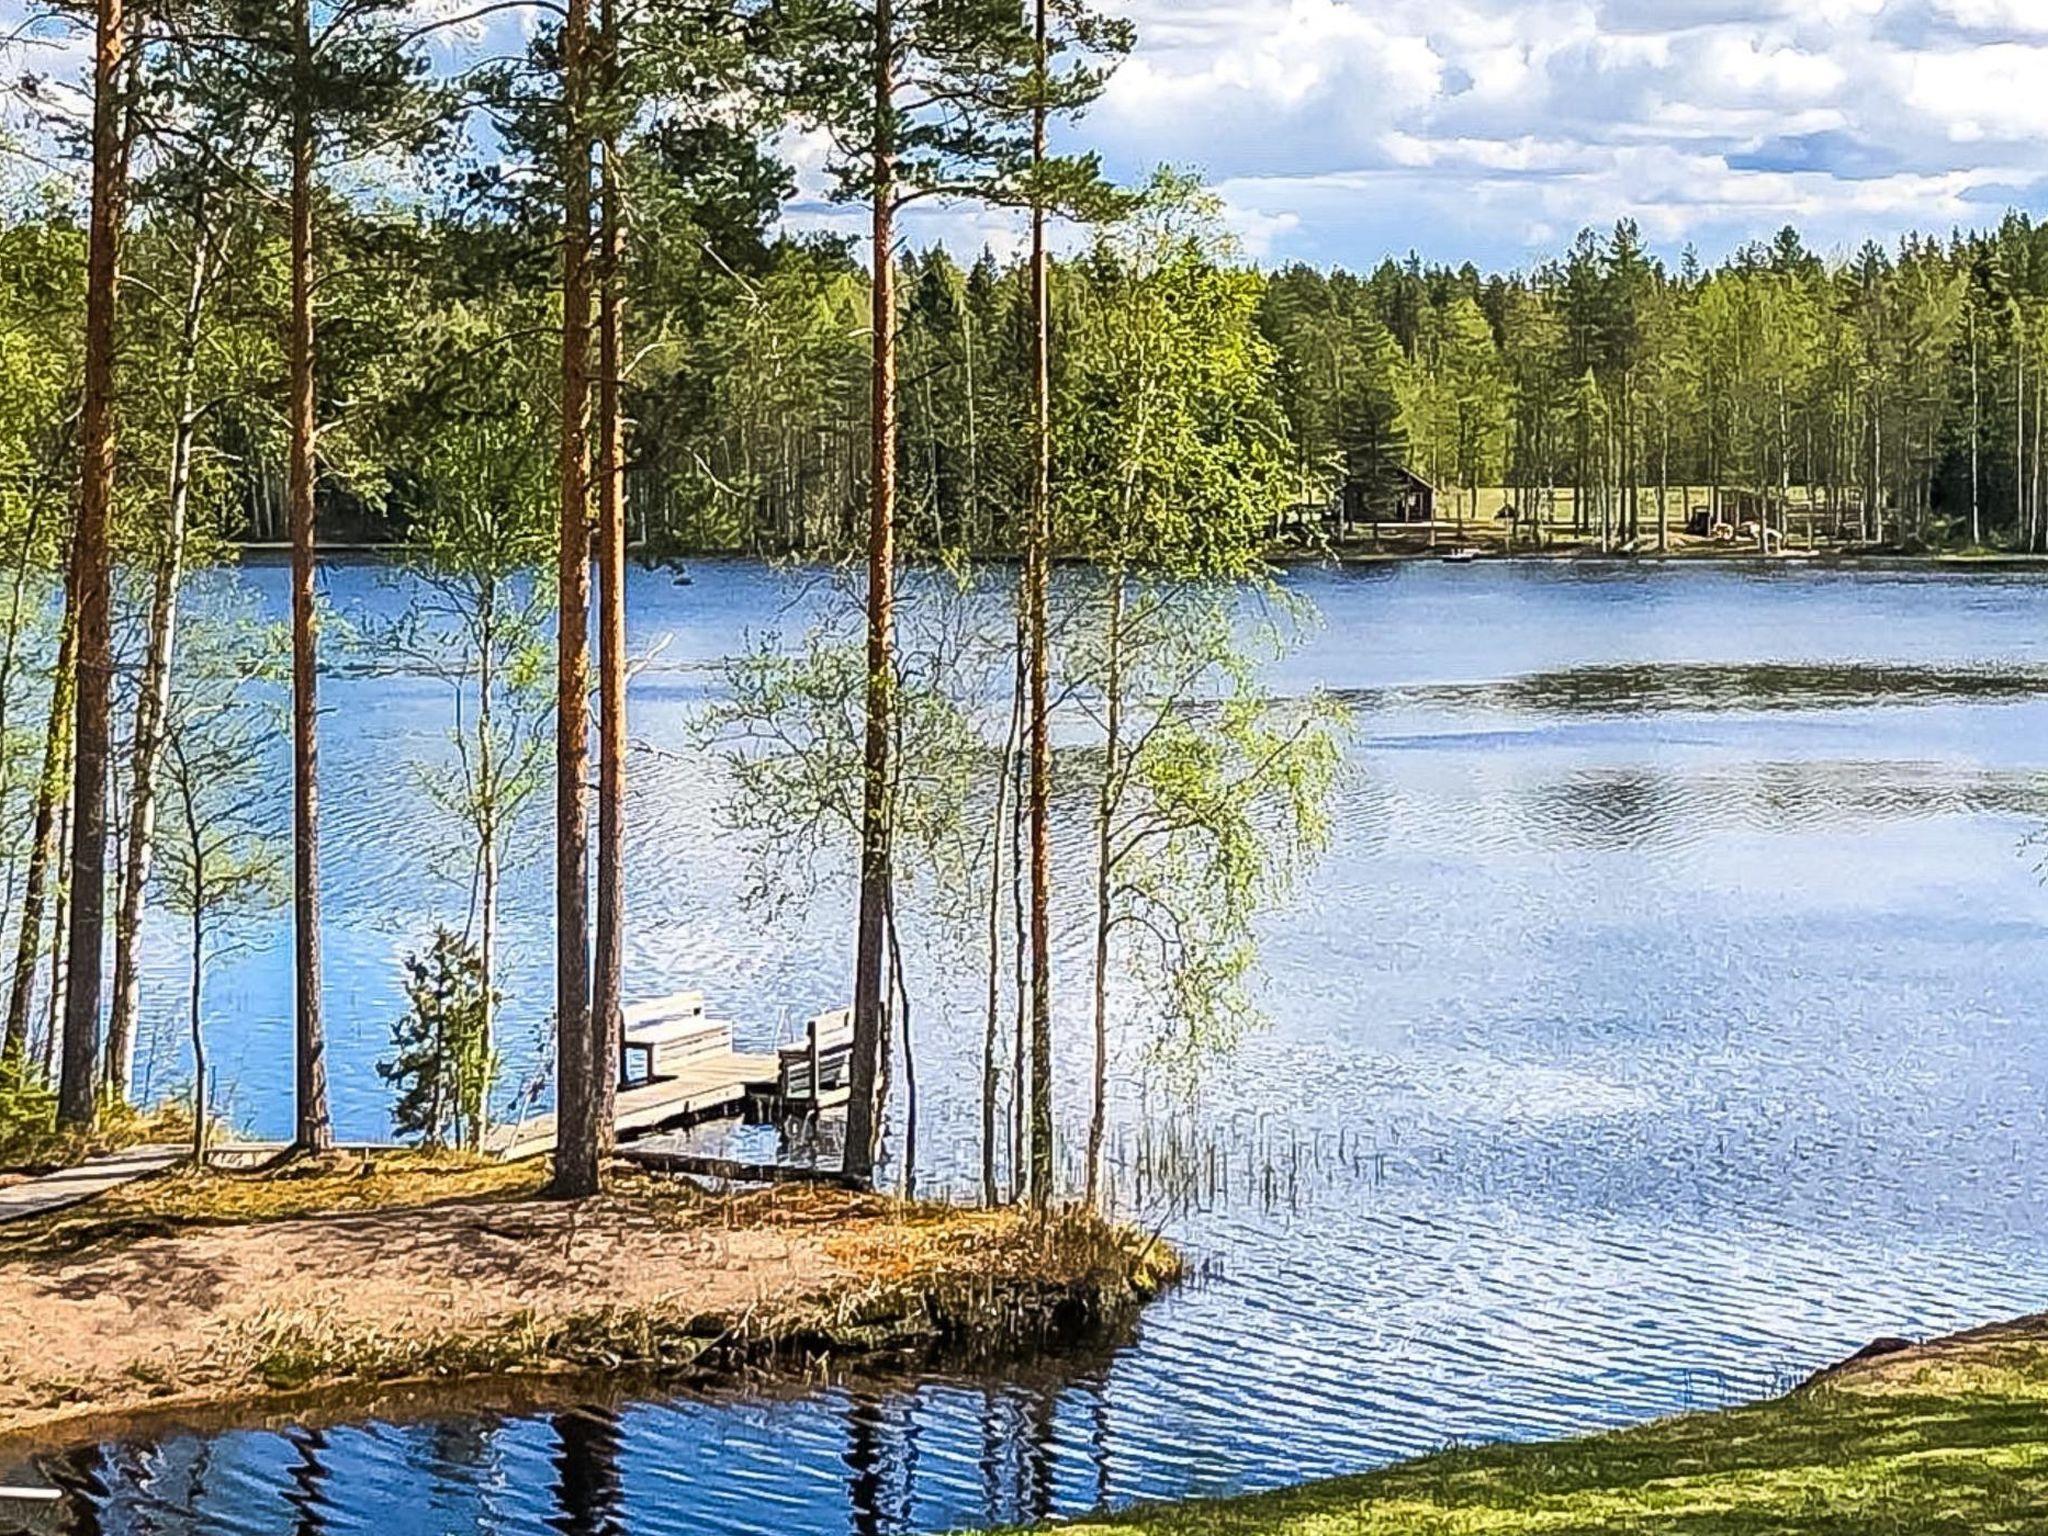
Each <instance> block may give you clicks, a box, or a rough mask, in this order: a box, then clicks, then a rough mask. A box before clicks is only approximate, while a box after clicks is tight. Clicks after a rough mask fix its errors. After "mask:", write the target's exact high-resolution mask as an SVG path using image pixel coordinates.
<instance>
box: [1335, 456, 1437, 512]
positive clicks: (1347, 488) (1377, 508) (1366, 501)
mask: <svg viewBox="0 0 2048 1536" xmlns="http://www.w3.org/2000/svg"><path fill="white" fill-rule="evenodd" d="M1337 512H1338V516H1339V518H1340V520H1341V522H1342V525H1343V526H1344V527H1346V528H1352V527H1356V526H1359V525H1361V524H1370V523H1433V522H1435V521H1436V487H1435V486H1433V485H1431V484H1430V483H1429V482H1428V481H1427V480H1425V479H1423V478H1422V476H1420V475H1418V474H1417V473H1415V471H1414V470H1412V469H1410V468H1409V467H1408V466H1407V465H1405V464H1393V465H1383V466H1381V467H1380V468H1379V469H1378V470H1377V471H1376V472H1374V473H1361V472H1358V471H1356V470H1354V471H1353V472H1352V474H1351V475H1350V476H1349V477H1348V478H1346V480H1345V481H1344V484H1343V485H1342V486H1341V487H1340V488H1339V490H1338V501H1337Z"/></svg>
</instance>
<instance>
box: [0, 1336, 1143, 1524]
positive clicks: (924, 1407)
mask: <svg viewBox="0 0 2048 1536" xmlns="http://www.w3.org/2000/svg"><path fill="white" fill-rule="evenodd" d="M1105 1386H1106V1377H1105V1374H1104V1371H1103V1368H1102V1364H1101V1362H1097V1361H1091V1360H1088V1359H1077V1360H1075V1361H1072V1362H1070V1363H1068V1364H1066V1365H1064V1366H1050V1367H1049V1366H1045V1365H1040V1366H1037V1367H1032V1368H1030V1369H1026V1370H1023V1371H1020V1372H1018V1373H1016V1374H1014V1375H1012V1376H1009V1377H1007V1378H1004V1379H965V1380H950V1379H948V1380H937V1381H926V1382H922V1383H917V1384H909V1383H901V1384H891V1383H875V1382H868V1383H856V1384H849V1385H847V1386H844V1387H835V1388H831V1389H820V1390H817V1391H814V1392H811V1393H808V1394H804V1395H801V1396H795V1397H773V1398H768V1399H764V1400H760V1401H754V1402H749V1401H745V1400H742V1399H738V1398H735V1397H732V1396H725V1397H721V1398H716V1399H712V1398H707V1399H702V1400H695V1399H678V1400H675V1401H672V1402H668V1403H661V1404H641V1405H627V1406H619V1405H606V1404H592V1405H587V1406H582V1407H576V1408H572V1409H566V1410H561V1411H556V1412H552V1413H545V1414H533V1415H471V1416H467V1417H455V1418H449V1417H437V1418H430V1419H427V1420H425V1421H421V1422H414V1423H390V1422H384V1421H379V1420H372V1421H370V1422H368V1423H362V1424H355V1425H347V1426H342V1427H336V1428H292V1429H287V1430H284V1431H282V1432H279V1433H274V1434H269V1433H255V1432H230V1433H225V1434H220V1435H216V1436H211V1437H206V1436H197V1435H184V1434H168V1435H165V1436H163V1437H161V1438H156V1439H138V1440H132V1441H127V1442H123V1443H120V1444H117V1445H113V1446H108V1447H104V1448H102V1447H89V1448H85V1449H82V1450H79V1451H76V1452H72V1453H69V1454H67V1455H63V1456H52V1457H45V1458H42V1459H41V1461H40V1462H39V1464H38V1466H37V1468H36V1470H37V1471H38V1472H39V1473H40V1474H41V1475H42V1476H44V1477H46V1478H47V1479H49V1480H50V1481H51V1482H53V1483H54V1484H56V1485H57V1486H59V1487H61V1488H63V1489H64V1490H66V1495H67V1496H66V1498H65V1501H64V1503H63V1505H62V1507H61V1508H60V1509H59V1510H57V1511H55V1512H54V1513H53V1515H52V1517H51V1519H50V1521H49V1522H48V1528H49V1529H51V1530H57V1531H65V1532H70V1533H75V1536H142V1533H153V1536H154V1533H164V1536H167V1533H172V1532H176V1533H194V1536H196V1533H200V1532H206V1533H212V1532H222V1533H231V1532H232V1533H241V1532H248V1533H252V1536H253V1533H256V1532H290V1533H293V1536H301V1533H305V1536H312V1533H321V1536H329V1533H341V1532H359V1531H360V1532H378V1533H388V1536H415V1533H418V1536H427V1533H440V1532H449V1531H490V1532H503V1533H519V1532H534V1533H543V1532H555V1533H559V1536H625V1533H627V1532H633V1533H636V1536H637V1533H650V1532H651V1533H666V1532H678V1533H680V1532H697V1531H703V1530H729V1531H748V1532H764V1533H765V1532H791V1533H809V1532H841V1531H843V1532H848V1533H852V1536H902V1533H909V1532H914V1531H929V1530H952V1529H960V1528H965V1527H969V1526H991V1525H1015V1524H1024V1523H1033V1522H1036V1521H1039V1520H1043V1519H1046V1518H1048V1517H1050V1516H1052V1515H1054V1514H1055V1513H1058V1512H1060V1511H1062V1510H1075V1509H1084V1508H1092V1507H1095V1506H1097V1505H1099V1504H1103V1503H1107V1502H1109V1501H1110V1500H1111V1499H1112V1498H1113V1496H1114V1493H1115V1484H1114V1483H1113V1482H1112V1479H1111V1474H1110V1466H1111V1450H1110V1442H1109V1433H1110V1431H1109V1419H1108V1415H1107V1410H1106V1402H1105ZM0 1521H4V1516H0Z"/></svg>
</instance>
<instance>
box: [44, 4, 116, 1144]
mask: <svg viewBox="0 0 2048 1536" xmlns="http://www.w3.org/2000/svg"><path fill="white" fill-rule="evenodd" d="M124 26H125V20H124V17H123V16H122V6H121V0H98V3H97V5H96V7H95V13H94V27H95V32H94V48H93V110H92V212H91V218H90V227H89V231H88V235H87V242H86V289H85V395H84V403H83V407H82V410H81V414H80V418H79V438H80V481H81V483H80V489H79V505H78V528H77V532H76V534H75V536H74V538H73V540H72V560H73V573H72V582H71V594H72V597H73V599H74V601H75V602H76V604H77V610H78V615H77V639H76V641H75V642H74V643H75V646H76V657H77V664H76V665H77V673H78V681H77V698H76V718H75V722H74V724H73V727H72V730H73V736H74V740H75V748H74V751H75V756H74V760H73V764H72V791H71V798H72V805H73V807H74V809H73V812H72V817H71V880H70V887H69V891H70V893H69V897H68V903H69V906H70V912H69V914H68V917H69V923H70V930H71V932H70V951H71V961H70V975H69V980H68V982H67V985H66V987H65V996H64V1041H63V1059H62V1072H61V1075H60V1077H59V1080H58V1088H57V1120H58V1123H59V1124H60V1125H66V1126H71V1127H74V1128H80V1129H83V1128H89V1127H90V1126H91V1125H92V1123H93V1121H94V1118H95V1114H96V1102H95V1101H96V1095H95V1092H94V1087H95V1084H94V1081H93V1075H94V1069H95V1068H96V1067H97V1066H98V1065H99V1022H100V942H101V938H102V935H103V933H104V930H105V924H106V874H107V868H106V859H107V766H108V764H107V759H108V755H109V737H110V735H111V732H110V731H109V729H108V723H109V722H108V714H109V712H110V710H111V708H112V693H113V671H114V661H113V646H112V636H111V633H110V614H109V610H110V608H111V607H112V601H113V594H112V586H113V578H112V571H111V568H110V565H109V560H108V523H109V521H110V519H111V516H112V512H113V502H114V449H115V442H114V439H115V421H114V346H115V343H114V323H115V307H116V303H117V301H118V298H119V293H118V289H119V283H120V279H119V273H120V238H121V216H122V204H123V201H124V198H125V193H126V183H127V177H128V166H127V155H126V149H125V144H124V138H123V134H122V132H121V102H120V85H121V75H122V66H123V61H124V56H125V44H126V36H125V33H124V30H123V29H124Z"/></svg>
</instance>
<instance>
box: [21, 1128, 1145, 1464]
mask: <svg viewBox="0 0 2048 1536" xmlns="http://www.w3.org/2000/svg"><path fill="white" fill-rule="evenodd" d="M389 1163H390V1165H391V1167H390V1170H389V1171H388V1172H385V1173H383V1175H382V1176H383V1177H384V1178H385V1180H386V1182H387V1184H388V1185H389V1186H390V1188H388V1189H387V1190H385V1191H383V1192H382V1193H383V1194H384V1195H385V1196H386V1197H387V1198H382V1199H380V1198H377V1197H376V1196H377V1194H378V1192H375V1191H364V1190H361V1189H357V1190H350V1189H349V1188H348V1186H350V1185H355V1186H361V1185H363V1184H365V1183H366V1182H367V1183H375V1182H377V1180H378V1178H379V1176H380V1175H379V1173H378V1172H373V1173H371V1174H369V1175H364V1174H361V1173H358V1172H352V1171H337V1172H333V1173H321V1174H316V1175H314V1176H313V1177H311V1178H309V1179H306V1180H304V1181H302V1182H304V1183H307V1184H310V1185H313V1186H315V1187H314V1188H311V1189H301V1190H298V1191H289V1190H288V1191H287V1193H288V1194H294V1195H296V1196H297V1197H298V1198H297V1199H296V1200H295V1201H293V1202H290V1203H289V1204H288V1208H287V1209H285V1210H284V1211H283V1212H282V1213H281V1214H277V1215H275V1216H264V1215H261V1214H252V1213H251V1212H250V1211H248V1210H246V1209H241V1208H238V1207H237V1206H236V1205H235V1204H234V1203H233V1201H232V1199H228V1200H223V1199H222V1198H221V1197H222V1196H227V1197H240V1196H247V1195H249V1194H250V1192H251V1191H254V1190H265V1189H266V1186H267V1185H268V1184H269V1183H270V1181H266V1180H260V1179H254V1178H248V1179H245V1178H240V1177H236V1176H231V1175H230V1176H223V1175H219V1174H209V1175H206V1176H204V1177H203V1178H198V1177H194V1176H191V1175H189V1174H186V1175H179V1176H167V1177H166V1178H163V1179H159V1180H152V1181H147V1182H145V1183H143V1184H141V1185H136V1186H130V1187H128V1188H127V1189H126V1190H123V1191H118V1192H116V1193H115V1195H113V1196H109V1197H103V1198H102V1199H101V1200H99V1201H95V1202H93V1203H92V1204H91V1205H88V1206H83V1207H78V1208H74V1209H73V1210H72V1211H69V1212H65V1213H62V1214H61V1215H59V1216H53V1217H50V1218H46V1219H42V1220H38V1221H32V1222H24V1223H22V1224H21V1227H22V1228H23V1230H21V1231H11V1230H10V1231H4V1232H0V1457H5V1456H13V1455H16V1454H20V1453H26V1452H29V1451H33V1450H37V1449H49V1448H54V1447H60V1446H64V1445H72V1444H77V1443H80V1442H81V1441H85V1440H93V1439H102V1438H113V1437H118V1436H120V1435H123V1434H129V1433H134V1432H137V1430H138V1429H140V1428H142V1427H144V1426H147V1425H150V1424H155V1425H159V1426H163V1425H168V1424H172V1423H178V1424H185V1423H190V1422H192V1421H194V1420H204V1421H206V1422H208V1423H212V1424H218V1425H222V1426H225V1425H227V1424H231V1423H236V1422H244V1421H247V1420H249V1419H252V1418H262V1417H268V1416H271V1415H272V1414H274V1413H276V1412H278V1411H284V1410H286V1409H288V1408H289V1406H290V1405H292V1404H299V1405H306V1404H318V1403H320V1402H323V1401H335V1400H351V1401H352V1400H358V1399H361V1398H364V1397H372V1398H378V1397H381V1398H387V1399H388V1398H390V1397H392V1396H394V1395H397V1396H400V1397H403V1398H405V1399H406V1400H409V1401H411V1402H413V1403H415V1404H416V1405H424V1404H425V1402H426V1401H427V1400H428V1399H430V1398H432V1397H433V1396H435V1395H436V1394H439V1395H441V1396H442V1397H444V1398H446V1397H456V1398H464V1397H467V1398H471V1399H475V1398H477V1397H479V1396H482V1397H495V1398H498V1399H501V1400H513V1401H516V1400H518V1399H520V1398H522V1397H524V1396H527V1395H530V1394H539V1395H543V1396H546V1397H548V1398H550V1399H556V1398H558V1397H559V1396H560V1395H572V1396H573V1395H577V1393H578V1392H579V1390H580V1391H585V1392H587V1390H588V1387H589V1384H590V1383H592V1382H593V1381H602V1382H606V1383H611V1384H618V1383H626V1382H630V1383H632V1384H633V1385H635V1386H638V1387H641V1388H644V1389H646V1390H647V1391H650V1392H655V1391H659V1390H661V1389H662V1388H663V1387H676V1386H703V1385H707V1384H715V1383H721V1382H732V1381H738V1380H747V1379H749V1378H751V1377H752V1376H753V1375H754V1374H755V1373H764V1374H767V1375H771V1376H772V1375H775V1374H778V1373H781V1374H787V1373H792V1372H793V1373H796V1374H799V1375H803V1376H813V1377H814V1376H816V1375H817V1374H818V1373H820V1372H825V1371H834V1370H841V1369H846V1368H850V1367H856V1366H858V1367H868V1366H876V1365H891V1366H895V1365H901V1364H904V1363H914V1362H917V1361H919V1360H924V1359H944V1360H947V1361H951V1362H957V1363H966V1362H973V1361H981V1360H988V1359H996V1358H1005V1357H1013V1356H1015V1355H1016V1354H1019V1353H1026V1352H1029V1351H1031V1350H1034V1349H1040V1348H1051V1347H1072V1346H1075V1345H1079V1344H1082V1343H1086V1342H1089V1341H1091V1340H1095V1339H1100V1338H1102V1337H1105V1336H1108V1335H1110V1334H1111V1333H1113V1332H1114V1331H1115V1330H1117V1329H1118V1328H1120V1327H1122V1326H1124V1325H1126V1324H1128V1323H1129V1322H1130V1321H1132V1320H1133V1319H1134V1318H1135V1316H1136V1314H1137V1312H1138V1311H1139V1310H1140V1309H1141V1308H1142V1307H1143V1306H1144V1304H1145V1303H1146V1302H1148V1301H1150V1300H1151V1299H1152V1298H1153V1297H1155V1296H1157V1295H1158V1294H1160V1293H1161V1292H1162V1291H1163V1290H1164V1289H1166V1288H1167V1287H1169V1286H1170V1285H1172V1284H1173V1283H1174V1282H1175V1281H1176V1280H1177V1279H1178V1277H1179V1273H1180V1267H1179V1259H1178V1256H1177V1255H1176V1254H1175V1253H1174V1252H1173V1251H1172V1250H1171V1249H1170V1248H1168V1247H1167V1246H1166V1245H1164V1244H1161V1243H1159V1242H1157V1241H1156V1240H1154V1239H1152V1238H1149V1237H1148V1236H1147V1235H1145V1234H1142V1233H1139V1232H1136V1231H1134V1230H1132V1229H1129V1228H1121V1227H1113V1226H1110V1225H1109V1224H1107V1223H1105V1222H1103V1221H1101V1220H1100V1219H1098V1218H1096V1217H1093V1216H1092V1215H1088V1214H1086V1213H1082V1212H1078V1211H1065V1212H1060V1213H1056V1214H1055V1215H1054V1216H1052V1217H1051V1218H1049V1219H1047V1220H1045V1221H1043V1222H1041V1221H1039V1220H1037V1219H1035V1218H1033V1217H1032V1216H1030V1215H1029V1214H1028V1213H1025V1212H1021V1211H1015V1210H999V1211H993V1212H984V1211H978V1210H970V1209H967V1208H965V1207H957V1206H948V1205H938V1204H925V1203H918V1204H905V1203H903V1202H901V1201H897V1200H893V1199H890V1198H887V1197H883V1196H875V1195H858V1194H852V1193H848V1192H844V1191H833V1190H823V1189H817V1188H800V1187H787V1186H785V1187H780V1188H776V1189H770V1190H762V1191H750V1192H746V1193H731V1194H718V1193H710V1192H706V1191H703V1190H700V1189H698V1188H697V1187H696V1186H694V1185H688V1184H683V1183H679V1182H676V1181H670V1180H661V1179H654V1178H650V1177H645V1176H638V1177H636V1176H631V1175H624V1174H622V1175H620V1176H619V1177H618V1178H617V1181H616V1189H615V1191H614V1193H612V1194H610V1195H607V1196H605V1197H602V1198H600V1199H599V1200H595V1201H587V1202H578V1203H557V1202H552V1201H547V1200H543V1199H540V1198H538V1197H537V1190H538V1187H539V1181H540V1177H541V1174H542V1170H540V1169H538V1168H524V1169H516V1170H509V1171H508V1170H504V1169H502V1168H490V1167H482V1168H479V1167H476V1166H473V1165H469V1166H462V1165H455V1166H448V1167H443V1168H430V1167H425V1166H424V1165H423V1162H422V1160H420V1159H417V1158H405V1159H391V1160H389ZM359 1166H373V1165H368V1164H365V1165H359ZM278 1182H279V1183H281V1184H285V1185H288V1184H290V1183H291V1182H292V1181H290V1180H283V1181H278ZM330 1191H333V1192H334V1193H335V1195H336V1198H334V1199H328V1198H326V1197H327V1195H328V1194H329V1192H330ZM351 1194H354V1195H356V1197H357V1198H356V1199H355V1200H354V1201H352V1202H351V1201H349V1200H348V1199H347V1198H346V1197H347V1196H349V1195H351ZM209 1203H211V1204H209ZM322 1206H324V1207H325V1208H324V1209H319V1208H316V1207H322ZM579 1383H580V1384H581V1386H580V1387H579Z"/></svg>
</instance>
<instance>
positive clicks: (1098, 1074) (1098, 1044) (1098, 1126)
mask: <svg viewBox="0 0 2048 1536" xmlns="http://www.w3.org/2000/svg"><path fill="white" fill-rule="evenodd" d="M1109 580H1110V589H1109V626H1108V627H1109V634H1108V637H1107V650H1108V667H1109V671H1108V676H1107V678H1106V679H1105V681H1104V685H1103V691H1104V693H1105V695H1106V697H1105V699H1104V717H1103V732H1102V737H1103V740H1102V791H1101V793H1100V795H1098V796H1097V798H1096V802H1095V1072H1094V1078H1093V1085H1094V1094H1093V1098H1092V1101H1091V1104H1090V1109H1089V1114H1088V1191H1087V1201H1088V1204H1090V1205H1093V1204H1095V1200H1096V1195H1097V1193H1098V1191H1099V1190H1100V1188H1101V1184H1102V1133H1103V1127H1104V1125H1105V1124H1106V1122H1107V1119H1108V1108H1109V931H1110V924H1111V922H1112V914H1111V911H1110V894H1111V889H1112V884H1113V881H1114V879H1115V870H1114V868H1113V867H1112V858H1113V855H1112V852H1111V840H1112V838H1113V836H1114V834H1115V830H1116V828H1115V818H1116V807H1117V801H1118V799H1119V798H1120V788H1121V786H1120V785H1119V783H1118V775H1119V774H1121V773H1122V771H1123V703H1124V677H1123V664H1124V573H1123V570H1122V569H1121V568H1120V567H1119V568H1118V569H1116V570H1114V571H1112V572H1110V573H1109Z"/></svg>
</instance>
